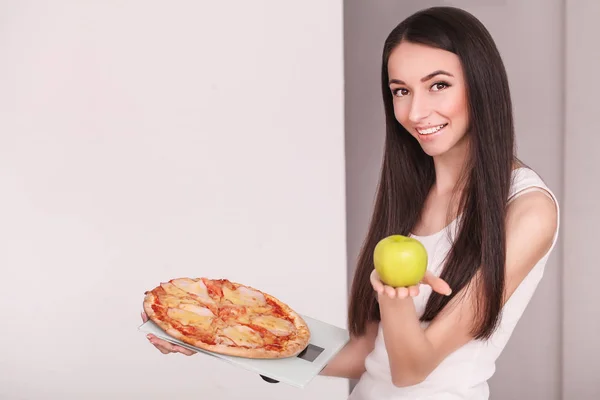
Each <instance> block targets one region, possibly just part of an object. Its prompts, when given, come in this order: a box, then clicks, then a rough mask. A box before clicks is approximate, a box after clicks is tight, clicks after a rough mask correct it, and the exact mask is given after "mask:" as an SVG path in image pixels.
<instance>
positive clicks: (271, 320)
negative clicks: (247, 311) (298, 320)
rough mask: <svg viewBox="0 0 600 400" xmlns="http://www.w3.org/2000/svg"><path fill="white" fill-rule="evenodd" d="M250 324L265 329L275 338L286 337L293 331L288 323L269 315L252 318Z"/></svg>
mask: <svg viewBox="0 0 600 400" xmlns="http://www.w3.org/2000/svg"><path fill="white" fill-rule="evenodd" d="M252 324H254V325H258V326H260V327H262V328H265V329H266V330H268V331H269V332H271V333H272V334H274V335H277V336H287V335H289V334H290V333H292V332H293V331H294V330H295V326H294V324H292V323H291V322H290V321H288V320H285V319H281V318H277V317H273V316H271V315H259V316H256V317H254V318H252Z"/></svg>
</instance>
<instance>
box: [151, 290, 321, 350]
mask: <svg viewBox="0 0 600 400" xmlns="http://www.w3.org/2000/svg"><path fill="white" fill-rule="evenodd" d="M144 311H145V312H146V314H147V315H148V318H149V319H150V320H152V321H153V322H154V323H156V324H157V325H158V326H159V327H160V328H161V329H163V330H164V331H165V332H166V333H167V334H168V335H170V336H172V337H174V338H176V339H179V340H181V341H182V342H184V343H187V344H189V345H192V346H194V347H197V348H199V349H203V350H207V351H210V352H214V353H219V354H224V355H230V356H237V357H247V358H285V357H293V356H296V355H298V354H299V353H300V352H301V351H302V350H304V349H305V348H306V346H308V342H309V340H310V330H309V328H308V326H307V324H306V322H305V321H304V320H303V319H302V317H300V315H298V314H297V313H296V312H295V311H294V310H292V309H291V308H290V307H289V306H288V305H287V304H285V303H283V302H281V301H279V300H278V299H277V298H275V297H273V296H271V295H269V294H267V293H263V292H261V291H260V290H257V289H254V288H252V287H250V286H246V285H242V284H239V283H234V282H230V281H229V280H227V279H208V278H177V279H171V280H170V281H168V282H164V283H161V284H160V285H159V286H157V287H155V288H154V289H152V290H150V291H147V292H146V293H145V297H144Z"/></svg>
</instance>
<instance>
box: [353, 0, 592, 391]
mask: <svg viewBox="0 0 600 400" xmlns="http://www.w3.org/2000/svg"><path fill="white" fill-rule="evenodd" d="M432 5H454V6H458V7H461V8H464V9H466V10H468V11H470V12H472V13H473V14H474V15H475V16H477V17H478V18H479V19H480V20H481V21H482V22H483V23H484V24H485V25H486V27H487V28H488V29H489V30H490V32H491V34H492V35H493V37H494V39H495V40H496V43H497V45H498V47H499V49H500V52H501V54H502V56H503V59H504V62H505V65H506V68H507V70H508V75H509V80H510V85H511V91H512V96H513V105H514V116H515V123H516V129H517V144H518V154H519V156H520V157H521V158H522V159H523V160H524V161H525V162H526V163H527V164H528V165H529V166H531V167H532V168H534V169H535V170H536V171H537V172H538V173H539V174H540V175H541V176H542V178H543V179H544V180H545V181H546V183H547V184H548V185H549V186H550V188H551V189H552V190H553V191H554V192H555V194H556V195H557V196H558V199H559V201H560V205H561V212H562V216H561V234H560V240H559V242H558V244H557V246H556V248H555V250H554V253H553V254H552V256H551V258H550V260H549V262H548V265H547V269H546V274H545V276H544V279H543V281H542V283H541V284H540V286H539V288H538V290H537V292H536V294H535V296H534V298H533V299H532V301H531V303H530V305H529V307H528V308H527V310H526V312H525V314H524V315H523V318H522V319H521V322H520V323H519V325H518V326H517V328H516V330H515V332H514V334H513V337H512V338H511V341H510V342H509V344H508V346H507V348H506V349H505V351H504V353H503V354H502V355H501V357H500V359H499V361H498V363H497V372H496V374H495V376H494V377H493V378H492V380H491V381H490V387H491V398H492V399H547V400H553V399H556V400H558V399H590V400H591V399H598V398H600V384H599V383H598V382H599V381H600V376H599V375H600V367H599V361H598V358H599V356H600V345H599V343H598V338H599V337H600V323H599V322H598V319H599V318H598V317H599V316H600V313H599V312H598V311H597V307H598V304H599V303H600V294H598V292H597V291H596V290H594V288H595V286H594V285H595V282H597V281H598V280H599V279H600V272H599V270H598V268H597V264H596V257H595V255H596V253H595V250H596V248H597V244H596V241H595V238H596V232H597V231H596V227H597V226H598V225H599V224H600V213H599V212H598V210H597V208H596V207H595V202H596V198H597V196H598V195H600V185H599V184H598V175H599V172H600V168H599V167H598V164H597V162H596V160H597V151H598V148H599V145H600V137H599V134H600V132H599V129H598V124H597V121H596V120H595V117H597V116H598V115H599V114H598V111H600V110H599V108H600V107H598V101H597V97H598V94H599V93H600V84H599V83H598V82H599V80H598V77H597V76H595V75H596V74H597V71H598V70H599V69H600V59H599V56H598V52H599V50H598V48H599V46H598V44H597V40H598V39H600V28H599V26H598V22H597V18H598V17H600V2H599V1H597V0H571V1H569V0H528V1H517V0H512V1H511V0H504V1H500V0H487V1H485V0H482V1H466V0H463V1H460V0H458V1H423V0H420V1H418V0H405V1H397V0H379V1H361V0H346V1H345V3H344V6H345V9H344V39H345V40H344V43H345V44H344V46H345V48H344V52H345V80H346V95H345V100H346V119H345V122H346V128H345V130H346V174H347V178H346V179H347V182H346V184H347V189H346V190H347V196H346V199H347V200H346V201H347V240H348V269H349V271H348V272H349V274H348V278H349V282H348V283H349V284H350V281H351V277H352V274H353V272H354V266H355V262H356V259H357V256H358V253H359V251H360V246H361V245H362V241H363V239H364V237H365V234H366V232H367V227H368V223H369V218H370V213H371V211H372V206H373V200H374V193H375V185H376V183H377V178H378V173H379V168H380V161H381V155H382V147H383V138H384V132H385V126H384V118H383V106H382V101H381V94H380V89H379V88H380V83H379V75H380V58H381V50H382V45H383V42H384V40H385V38H386V36H387V34H388V33H389V32H390V31H391V30H392V29H393V28H394V27H395V26H396V25H397V24H398V23H399V22H400V21H401V20H402V19H404V18H405V17H407V16H408V15H410V14H411V13H413V12H415V11H417V10H419V9H421V8H425V7H427V6H432Z"/></svg>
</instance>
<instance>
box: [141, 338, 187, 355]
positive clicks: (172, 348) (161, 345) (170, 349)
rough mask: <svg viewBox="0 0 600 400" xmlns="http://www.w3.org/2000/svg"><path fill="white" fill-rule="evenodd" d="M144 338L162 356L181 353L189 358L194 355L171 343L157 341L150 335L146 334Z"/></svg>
mask: <svg viewBox="0 0 600 400" xmlns="http://www.w3.org/2000/svg"><path fill="white" fill-rule="evenodd" d="M146 337H147V338H148V341H149V342H150V343H152V345H154V347H156V348H157V349H158V350H159V351H160V352H161V353H163V354H169V353H181V354H184V355H186V356H191V355H194V354H196V352H195V351H192V350H189V349H186V348H185V347H182V346H178V345H176V344H173V343H169V342H167V341H166V340H162V339H159V338H157V337H156V336H154V335H153V334H151V333H150V334H148V335H147V336H146Z"/></svg>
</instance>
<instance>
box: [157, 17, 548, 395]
mask: <svg viewBox="0 0 600 400" xmlns="http://www.w3.org/2000/svg"><path fill="white" fill-rule="evenodd" d="M382 90H383V100H384V107H385V114H386V123H387V133H386V144H385V151H384V159H383V168H382V172H381V178H380V184H379V188H378V192H377V199H376V205H375V210H374V213H373V218H372V221H371V226H370V229H369V233H368V235H367V238H366V241H365V244H364V246H363V249H362V252H361V255H360V257H359V260H358V266H357V269H356V273H355V275H354V282H353V285H352V291H351V300H350V307H349V329H350V333H351V340H350V342H349V343H348V345H347V346H346V347H345V348H344V349H342V351H341V352H340V353H339V354H338V355H337V356H336V357H335V358H334V359H333V360H332V361H331V363H330V364H329V365H328V366H327V367H326V368H325V369H324V370H323V371H322V374H323V375H326V376H338V377H347V378H355V379H360V380H359V382H358V384H357V386H356V388H355V389H354V391H353V392H352V394H351V395H350V398H351V399H353V400H366V399H377V400H385V399H436V400H446V399H487V398H488V397H489V393H488V386H487V383H486V382H487V380H488V379H489V378H490V377H491V376H492V374H493V372H494V368H495V367H494V363H495V360H496V359H497V357H498V356H499V354H500V352H501V351H502V349H503V348H504V346H505V345H506V342H507V341H508V338H509V337H510V335H511V333H512V331H513V329H514V327H515V325H516V323H517V321H518V320H519V318H520V316H521V314H522V312H523V310H524V309H525V307H526V306H527V303H528V302H529V299H530V298H531V296H532V295H533V292H534V291H535V288H536V287H537V284H538V283H539V281H540V279H541V277H542V274H543V271H544V267H545V264H546V261H547V259H548V256H549V253H550V251H551V250H552V248H553V247H554V244H555V242H556V238H557V233H558V221H559V213H558V203H557V201H556V198H555V197H554V195H553V194H552V192H551V191H550V190H549V189H548V187H547V186H546V185H545V184H544V182H543V181H542V180H541V179H540V177H539V176H538V175H537V174H536V173H535V172H534V171H532V170H531V169H529V168H527V167H525V166H524V165H523V164H521V163H520V162H519V161H518V159H517V158H516V156H515V150H514V130H513V118H512V110H511V99H510V94H509V89H508V82H507V77H506V72H505V69H504V66H503V63H502V60H501V58H500V55H499V53H498V50H497V49H496V46H495V44H494V42H493V40H492V38H491V37H490V35H489V33H488V31H487V30H486V29H485V28H484V27H483V25H482V24H481V23H480V22H479V21H478V20H477V19H476V18H474V17H473V16H472V15H470V14H468V13H467V12H465V11H462V10H460V9H455V8H448V7H435V8H429V9H426V10H423V11H420V12H418V13H416V14H414V15H412V16H411V17H409V18H408V19H406V20H405V21H403V22H402V23H400V24H399V25H398V26H397V27H396V28H395V29H394V30H393V31H392V32H391V33H390V35H389V36H388V38H387V40H386V42H385V45H384V50H383V64H382ZM392 234H402V235H410V236H413V237H415V238H417V239H419V240H420V241H421V242H422V243H423V245H424V246H425V248H426V249H427V252H428V255H429V265H428V271H427V274H426V276H425V278H424V279H423V282H422V283H423V285H421V286H420V287H419V286H414V287H409V288H391V287H388V286H385V285H384V284H383V283H382V282H381V281H380V280H379V277H378V276H377V273H376V272H375V271H374V269H373V261H372V256H373V251H374V248H375V245H376V244H377V242H378V241H379V240H381V239H382V238H384V237H386V236H388V235H392ZM150 341H151V342H152V343H153V344H154V345H155V346H157V347H158V348H159V349H160V350H161V351H163V352H172V351H179V352H182V353H184V354H190V352H189V350H186V349H183V348H181V347H177V346H173V345H171V344H169V343H167V342H164V341H160V340H158V339H157V338H155V337H152V338H150Z"/></svg>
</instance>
